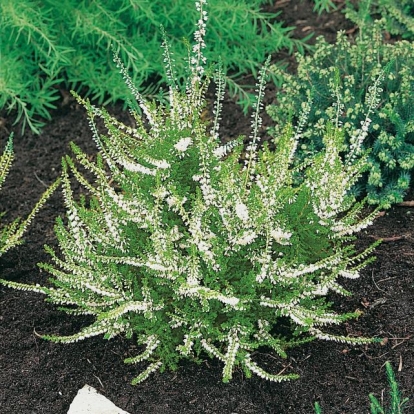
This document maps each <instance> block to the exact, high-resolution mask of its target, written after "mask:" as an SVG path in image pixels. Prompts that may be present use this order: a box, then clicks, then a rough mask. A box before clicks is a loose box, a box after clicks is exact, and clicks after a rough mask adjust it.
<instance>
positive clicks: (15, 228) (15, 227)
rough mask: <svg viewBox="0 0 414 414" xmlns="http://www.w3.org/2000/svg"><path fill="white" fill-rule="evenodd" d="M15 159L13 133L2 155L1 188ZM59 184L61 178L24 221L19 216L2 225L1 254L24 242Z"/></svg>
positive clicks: (0, 165) (0, 213) (0, 232)
mask: <svg viewBox="0 0 414 414" xmlns="http://www.w3.org/2000/svg"><path fill="white" fill-rule="evenodd" d="M13 159H14V152H13V135H10V137H9V139H8V140H7V143H6V147H5V149H4V151H3V154H2V155H1V156H0V189H1V187H2V185H3V184H4V182H5V180H6V177H7V175H8V173H9V170H10V167H11V165H12V162H13ZM58 185H59V180H57V181H56V182H55V183H54V184H53V185H52V186H50V187H49V188H48V189H47V190H46V192H45V193H44V194H43V196H42V197H41V198H40V200H39V201H38V202H37V204H36V205H35V207H34V208H33V210H32V211H31V213H30V214H29V215H28V216H27V218H26V219H25V220H23V221H22V220H21V219H19V218H17V219H15V220H14V221H13V222H12V223H9V224H7V225H2V226H1V227H0V256H2V255H3V254H4V253H6V252H7V251H8V250H10V249H11V248H12V247H15V246H17V245H19V244H21V243H22V236H23V234H24V233H25V231H26V229H27V227H28V226H29V224H30V223H31V221H32V220H33V218H34V216H35V215H36V213H37V212H38V210H39V209H40V208H41V207H42V206H43V204H44V203H45V202H46V200H47V199H48V198H49V197H50V195H51V194H52V193H53V191H54V190H55V189H56V187H57V186H58ZM4 215H5V212H0V219H1V218H3V217H4Z"/></svg>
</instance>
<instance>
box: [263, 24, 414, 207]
mask: <svg viewBox="0 0 414 414" xmlns="http://www.w3.org/2000/svg"><path fill="white" fill-rule="evenodd" d="M413 66H414V45H413V44H412V43H410V42H407V41H400V42H396V43H393V44H386V43H384V41H383V38H382V30H381V23H380V22H377V24H376V25H374V26H369V27H368V26H367V27H366V30H365V31H363V32H362V33H361V35H360V36H359V37H358V38H357V39H356V41H355V43H351V41H350V40H348V39H347V37H346V36H345V34H344V33H339V34H338V38H337V41H336V43H335V44H327V43H326V42H325V41H324V40H323V39H322V38H320V39H319V41H318V43H317V45H316V49H315V53H314V54H313V55H312V56H307V57H302V56H298V70H297V74H294V75H290V74H287V73H286V74H284V76H285V82H284V85H283V87H282V89H281V91H280V92H279V93H278V95H277V101H278V102H277V104H276V105H270V106H269V107H268V108H267V111H268V113H269V114H270V116H271V117H272V119H273V120H274V121H275V123H276V126H275V128H274V129H273V135H274V136H275V137H277V136H278V135H279V134H280V131H281V130H283V128H284V125H285V123H286V119H289V118H290V119H291V120H293V121H295V120H297V118H298V117H297V112H296V108H298V107H300V105H303V104H302V102H303V101H306V100H307V99H308V100H309V99H310V100H311V101H312V106H311V110H310V113H309V117H308V120H307V123H306V125H305V131H304V133H303V137H302V139H301V141H300V144H299V151H298V153H297V156H298V159H297V162H298V163H299V162H302V161H303V160H304V159H306V158H307V157H311V156H312V155H313V154H315V153H317V152H318V151H320V150H321V149H322V148H323V142H322V139H321V131H323V130H324V128H325V127H326V124H327V123H328V122H330V120H331V119H332V118H333V117H334V118H335V119H336V120H337V122H339V123H341V124H342V125H343V128H344V129H345V130H346V131H347V132H348V134H347V135H346V136H347V137H351V136H352V133H351V131H353V130H355V129H358V128H361V127H363V123H364V119H365V115H366V113H367V112H370V123H369V126H367V128H368V129H367V131H366V132H367V137H366V139H365V142H364V144H363V145H364V148H366V149H367V150H369V151H370V154H369V157H368V165H369V171H368V172H367V173H366V174H365V175H364V176H363V177H362V178H361V180H360V181H359V183H358V187H357V188H356V189H359V191H362V192H364V193H366V194H367V195H368V201H369V203H372V204H380V205H381V206H382V207H384V208H388V207H390V205H391V204H393V203H396V202H400V201H402V199H403V197H404V194H405V193H406V191H407V189H408V188H409V185H410V179H411V171H412V168H413V166H414V75H413V71H412V68H413ZM372 88H375V89H376V90H377V92H378V93H379V99H377V100H375V101H373V100H372V96H373V95H372V90H371V89H372ZM376 108H377V109H376ZM374 109H375V110H374ZM311 125H314V127H313V128H310V126H311ZM351 149H352V143H351V142H350V140H349V139H348V138H347V139H346V140H345V143H344V147H343V152H344V153H346V152H347V151H350V150H351Z"/></svg>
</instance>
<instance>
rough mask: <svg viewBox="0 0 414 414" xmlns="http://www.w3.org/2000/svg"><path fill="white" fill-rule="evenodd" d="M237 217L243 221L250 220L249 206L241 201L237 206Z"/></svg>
mask: <svg viewBox="0 0 414 414" xmlns="http://www.w3.org/2000/svg"><path fill="white" fill-rule="evenodd" d="M236 215H237V217H238V218H239V219H240V220H242V221H247V220H248V219H249V210H247V206H246V205H245V204H244V203H242V202H241V201H240V202H238V203H237V204H236Z"/></svg>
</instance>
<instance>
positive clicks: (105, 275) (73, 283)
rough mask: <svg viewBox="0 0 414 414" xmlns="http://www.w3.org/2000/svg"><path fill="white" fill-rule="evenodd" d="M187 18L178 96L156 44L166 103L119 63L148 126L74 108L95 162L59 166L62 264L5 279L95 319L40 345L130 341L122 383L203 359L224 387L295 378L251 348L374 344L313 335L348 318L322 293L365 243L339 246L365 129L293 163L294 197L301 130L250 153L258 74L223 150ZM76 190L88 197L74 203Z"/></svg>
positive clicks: (351, 224) (219, 80)
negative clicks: (235, 377) (147, 95)
mask: <svg viewBox="0 0 414 414" xmlns="http://www.w3.org/2000/svg"><path fill="white" fill-rule="evenodd" d="M196 6H197V9H198V11H199V13H200V17H199V20H198V23H197V30H196V32H195V43H194V46H193V47H192V49H191V50H190V54H189V56H190V57H189V62H188V63H189V73H188V81H187V83H186V85H185V87H181V86H180V85H179V84H178V83H177V81H176V78H175V76H174V57H173V56H171V54H170V51H169V48H168V44H167V42H165V43H164V56H165V65H166V69H167V70H166V71H167V74H168V78H169V82H170V86H169V104H168V105H162V104H155V103H149V102H147V101H145V100H144V99H143V97H142V96H141V94H140V93H139V91H138V90H137V89H136V88H135V87H134V85H133V84H132V82H131V79H130V77H129V75H128V73H127V71H126V70H125V68H124V67H123V65H122V62H121V60H120V59H119V58H118V57H115V61H116V63H117V65H118V66H119V68H120V70H121V73H122V74H123V76H124V78H125V80H126V83H127V84H128V86H129V88H130V89H131V91H132V93H133V95H134V96H135V98H136V100H137V102H138V104H139V106H140V108H141V111H142V113H143V114H144V115H143V116H145V117H144V119H141V117H140V116H139V115H138V114H137V113H136V112H132V114H133V115H134V117H135V119H136V127H135V128H131V127H129V126H126V125H124V124H122V123H121V122H119V121H117V120H116V119H114V118H113V117H112V116H111V115H110V114H109V113H108V112H107V111H105V110H104V109H99V108H97V107H95V106H93V105H92V104H90V103H89V102H88V101H86V100H84V99H82V98H81V97H80V96H76V97H77V99H78V101H79V102H81V103H82V104H83V105H84V106H85V107H86V110H87V113H88V116H89V119H90V126H91V129H92V132H93V137H94V140H95V142H96V144H97V146H98V148H99V150H100V151H99V155H98V157H97V160H96V161H91V160H90V158H88V157H87V156H86V155H85V154H84V153H83V152H82V151H81V150H80V148H78V147H77V146H75V145H74V144H72V150H73V153H74V157H73V158H71V157H69V156H67V157H65V158H64V159H63V175H62V183H63V195H64V199H65V203H66V208H67V216H66V220H63V219H59V220H58V222H57V225H56V236H57V239H58V242H59V248H60V254H59V253H58V252H55V251H54V250H52V249H51V248H49V247H47V250H48V251H49V253H50V255H51V260H52V262H51V263H46V264H41V267H42V268H43V269H45V270H46V271H48V272H50V273H51V275H52V279H51V283H52V286H51V287H47V286H44V287H42V286H28V285H24V284H19V283H12V282H5V281H3V283H5V284H7V285H9V286H12V287H14V288H18V289H31V290H36V291H39V292H42V293H44V294H45V295H47V298H48V300H49V301H50V302H52V303H54V304H57V305H60V306H61V309H63V310H64V311H66V312H67V313H69V314H75V315H77V314H89V315H93V316H94V317H95V318H94V322H93V323H92V324H91V325H89V326H87V327H85V328H83V329H82V330H81V331H80V332H77V333H74V334H73V335H68V336H57V335H53V334H52V335H45V338H46V339H50V340H52V341H55V342H61V343H70V342H76V341H80V340H84V339H86V338H88V337H92V336H97V335H101V334H103V335H104V338H106V339H110V338H112V337H115V336H117V335H120V334H122V335H125V336H126V337H128V338H134V339H136V340H137V342H138V344H139V345H142V346H143V350H142V353H140V354H139V355H137V356H135V357H132V358H128V359H127V360H125V362H126V363H140V362H144V363H146V365H144V368H143V371H142V372H141V374H139V375H138V376H137V377H136V378H135V379H134V380H133V383H134V384H135V383H139V382H141V381H143V380H145V379H146V378H147V377H148V376H149V375H150V374H151V373H153V372H155V371H157V370H160V371H163V370H164V369H175V368H177V366H178V363H179V361H180V360H181V359H190V360H192V361H196V362H197V361H201V360H202V358H204V357H205V355H206V354H207V355H209V356H210V357H215V358H218V359H219V360H221V361H222V363H223V372H222V377H223V381H224V382H227V381H229V380H231V378H232V374H233V372H234V369H235V368H236V367H240V368H242V369H243V370H244V372H245V374H246V376H248V377H250V376H251V375H252V374H253V373H254V374H256V375H258V376H260V377H262V378H265V379H267V380H270V381H283V380H289V379H293V378H296V377H297V375H296V374H293V373H285V374H276V373H269V372H266V371H265V370H264V369H263V368H262V367H260V366H259V365H258V363H257V362H256V361H255V357H254V355H253V353H254V351H255V350H257V349H258V348H259V347H267V348H268V349H270V350H273V351H274V352H275V353H276V354H277V355H278V356H279V357H281V358H286V357H287V354H286V351H287V349H288V348H289V347H291V346H294V345H298V344H300V343H303V342H307V341H310V340H312V339H315V338H319V339H325V340H334V341H342V342H348V343H354V344H360V343H369V342H372V341H373V339H370V338H359V337H348V336H341V335H334V334H331V333H329V330H328V329H327V328H326V326H328V325H332V324H340V323H342V322H344V321H346V320H349V319H351V318H354V317H357V316H358V313H347V314H338V313H336V312H334V311H333V310H332V309H331V304H330V303H329V302H328V301H327V299H326V295H327V293H328V292H336V293H339V294H343V295H348V294H349V292H347V291H346V290H345V289H344V288H343V287H342V286H341V284H340V282H341V279H342V278H351V279H352V278H357V277H358V276H359V271H360V269H361V268H362V267H364V266H365V264H366V263H367V262H368V261H369V260H371V259H370V258H369V255H370V253H371V252H372V250H373V248H374V247H375V246H374V245H373V246H371V247H369V248H368V249H366V250H364V251H362V252H356V251H355V249H354V247H353V244H352V240H353V237H354V236H353V235H354V233H356V232H358V231H359V230H360V229H362V228H364V227H366V226H368V225H369V224H370V223H371V221H372V219H373V217H374V215H375V212H374V213H372V214H370V215H369V216H367V217H365V218H364V219H360V218H359V216H360V213H361V209H362V207H363V204H361V203H359V204H358V203H355V200H354V198H353V197H352V196H351V195H349V189H350V188H351V186H352V185H353V184H354V183H355V181H356V180H357V179H358V177H359V175H360V174H361V171H362V170H363V169H364V165H365V163H366V155H364V154H363V153H361V151H360V150H361V141H362V139H363V137H364V131H363V130H355V131H354V135H353V137H352V140H353V142H354V151H353V152H352V153H350V154H349V156H348V157H347V158H346V159H345V160H342V159H341V157H340V156H339V153H340V150H341V148H342V146H343V141H344V131H343V129H341V127H340V126H339V125H337V124H335V123H332V124H330V125H328V126H327V128H326V130H325V131H324V137H323V140H324V144H325V147H324V150H323V151H322V152H321V153H320V154H319V155H317V156H316V157H315V158H314V159H313V160H312V162H311V163H309V165H307V166H302V167H303V169H304V171H305V175H306V179H305V180H304V181H303V182H302V183H301V184H300V185H294V184H293V176H294V174H296V173H297V169H296V168H295V167H292V160H293V158H294V155H295V150H296V146H297V142H298V137H299V136H300V135H301V133H302V131H301V126H302V125H303V124H304V121H303V120H302V121H301V122H300V123H299V126H298V127H296V128H294V127H292V126H287V127H286V128H285V129H284V130H283V131H282V132H281V134H280V136H279V141H278V145H277V147H276V149H275V150H274V151H273V150H270V148H269V147H268V146H267V145H263V146H259V138H258V131H259V128H260V125H261V118H260V110H261V107H262V104H261V102H262V98H263V94H264V86H265V77H266V67H264V68H263V69H262V71H261V75H260V82H259V84H258V86H257V102H256V104H255V107H254V110H253V117H252V134H251V136H250V139H249V144H248V145H247V146H246V147H244V146H243V141H242V140H241V139H240V140H235V141H234V142H230V143H227V144H225V145H222V144H221V142H220V139H219V121H220V116H221V115H220V114H221V100H222V97H223V86H224V82H223V77H222V74H221V73H220V69H218V71H217V72H214V71H212V72H209V71H208V70H206V69H205V68H206V62H205V58H204V55H203V49H204V47H205V45H204V36H205V31H206V23H207V13H206V10H205V8H206V1H205V0H199V1H198V2H196ZM210 75H211V77H213V76H214V77H215V78H216V85H217V101H216V103H215V109H214V112H213V117H212V121H211V123H206V122H205V121H203V120H202V116H201V114H202V112H203V110H204V109H205V105H206V100H205V92H206V89H207V87H208V84H209V78H210ZM303 117H306V111H305V112H304V114H303ZM98 120H99V122H102V121H103V123H104V125H105V128H104V131H105V133H103V132H101V131H102V129H101V128H98V126H97V123H98V122H97V121H98ZM366 122H367V123H368V122H369V120H367V121H366ZM242 152H244V157H241V154H242ZM242 158H244V161H241V159H242ZM84 171H87V172H88V177H89V175H92V176H93V178H90V177H89V178H87V177H86V174H84V173H83V172H84ZM73 178H75V179H76V180H77V181H79V183H80V184H81V185H82V186H84V187H85V189H87V190H88V192H89V194H90V195H89V196H87V197H86V196H85V197H82V198H80V199H76V197H75V196H74V194H73V192H72V189H71V180H72V179H73ZM282 325H283V329H281V328H280V327H281V326H282ZM286 325H287V326H288V328H289V329H288V330H289V332H288V333H286Z"/></svg>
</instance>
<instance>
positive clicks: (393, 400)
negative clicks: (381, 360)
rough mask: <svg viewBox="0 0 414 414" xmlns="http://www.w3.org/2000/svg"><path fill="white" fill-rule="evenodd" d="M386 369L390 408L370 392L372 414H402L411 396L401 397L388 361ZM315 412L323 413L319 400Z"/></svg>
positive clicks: (317, 413)
mask: <svg viewBox="0 0 414 414" xmlns="http://www.w3.org/2000/svg"><path fill="white" fill-rule="evenodd" d="M385 369H386V371H387V376H388V382H389V385H390V406H389V410H388V409H387V408H385V407H384V406H383V405H382V404H381V403H380V402H379V401H378V399H377V398H376V397H375V396H374V395H373V394H369V399H370V401H371V404H370V407H371V414H402V413H403V412H404V411H405V408H406V407H407V403H408V401H409V398H402V397H401V393H400V391H399V388H398V383H397V381H396V379H395V375H394V372H393V370H392V366H391V364H390V363H389V362H388V361H387V362H386V363H385ZM315 414H322V410H321V406H320V405H319V403H317V402H316V403H315Z"/></svg>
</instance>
